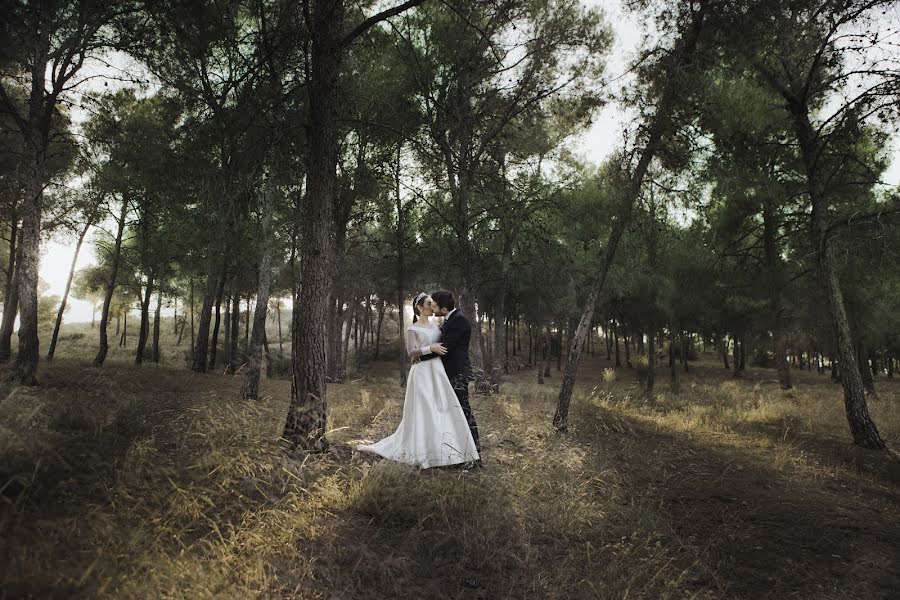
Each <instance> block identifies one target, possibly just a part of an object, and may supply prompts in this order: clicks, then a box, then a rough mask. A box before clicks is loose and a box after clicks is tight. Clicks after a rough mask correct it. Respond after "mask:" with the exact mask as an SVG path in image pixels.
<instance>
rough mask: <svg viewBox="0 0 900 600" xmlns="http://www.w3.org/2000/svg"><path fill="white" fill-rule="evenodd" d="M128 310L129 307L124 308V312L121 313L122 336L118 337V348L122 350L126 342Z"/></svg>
mask: <svg viewBox="0 0 900 600" xmlns="http://www.w3.org/2000/svg"><path fill="white" fill-rule="evenodd" d="M128 309H129V307H125V310H124V312H123V313H122V335H121V336H120V337H119V346H121V347H122V348H124V347H125V344H126V343H127V342H128Z"/></svg>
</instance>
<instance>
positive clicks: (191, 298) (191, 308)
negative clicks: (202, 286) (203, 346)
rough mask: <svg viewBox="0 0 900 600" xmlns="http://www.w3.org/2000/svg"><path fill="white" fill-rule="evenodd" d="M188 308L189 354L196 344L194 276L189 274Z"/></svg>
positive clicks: (192, 351)
mask: <svg viewBox="0 0 900 600" xmlns="http://www.w3.org/2000/svg"><path fill="white" fill-rule="evenodd" d="M189 301H190V304H191V307H190V310H191V354H192V355H193V354H194V346H195V344H196V338H197V335H196V333H195V331H194V277H193V276H191V291H190V300H189Z"/></svg>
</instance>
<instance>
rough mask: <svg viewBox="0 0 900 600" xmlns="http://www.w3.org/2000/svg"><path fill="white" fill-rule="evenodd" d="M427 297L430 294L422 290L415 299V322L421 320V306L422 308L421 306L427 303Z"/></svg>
mask: <svg viewBox="0 0 900 600" xmlns="http://www.w3.org/2000/svg"><path fill="white" fill-rule="evenodd" d="M427 297H428V294H426V293H425V292H422V293H421V294H419V295H418V296H416V299H415V300H413V323H417V322H418V321H419V308H421V306H422V305H423V304H425V298H427Z"/></svg>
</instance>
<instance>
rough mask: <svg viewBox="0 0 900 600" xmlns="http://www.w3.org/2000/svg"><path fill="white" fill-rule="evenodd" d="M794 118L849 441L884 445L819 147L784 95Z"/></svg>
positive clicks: (802, 114)
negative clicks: (856, 340) (833, 235)
mask: <svg viewBox="0 0 900 600" xmlns="http://www.w3.org/2000/svg"><path fill="white" fill-rule="evenodd" d="M785 100H786V101H787V102H788V106H789V109H790V111H791V114H792V116H793V118H794V126H795V130H796V133H797V141H798V142H799V144H800V153H801V155H802V158H803V164H804V167H805V170H806V180H807V188H808V189H807V191H808V194H809V198H810V201H811V203H812V211H811V228H810V229H811V232H812V247H813V249H814V252H815V257H816V265H817V267H818V272H819V278H818V279H819V282H820V284H821V285H822V287H823V288H824V292H825V296H826V299H827V301H828V308H829V310H830V312H831V319H832V323H833V326H834V330H835V334H836V335H835V337H836V341H837V349H838V355H839V357H840V362H841V383H842V385H843V388H844V407H845V410H846V413H847V422H848V424H849V425H850V433H851V435H852V436H853V442H854V443H855V444H856V445H858V446H861V447H863V448H871V449H885V448H886V447H887V446H886V444H885V443H884V440H883V439H881V435H880V434H879V433H878V428H877V427H875V422H874V421H873V420H872V418H871V417H870V416H869V409H868V406H867V405H866V392H865V387H864V385H863V380H862V375H861V374H860V372H859V365H858V363H857V360H856V353H855V351H854V348H853V342H852V337H851V335H850V324H849V322H848V320H847V312H846V309H845V306H844V295H843V292H842V291H841V286H840V282H839V281H838V277H837V274H836V273H835V269H834V259H833V257H832V251H831V245H830V244H829V240H828V201H827V198H826V195H825V189H824V186H823V185H822V184H821V183H820V179H819V178H820V174H819V172H818V169H819V164H818V163H819V157H820V154H821V150H822V149H821V148H820V147H819V144H820V141H819V140H818V138H817V135H816V133H815V130H814V128H813V126H812V123H810V121H809V113H808V111H807V107H806V106H805V105H804V104H801V103H800V102H798V101H797V100H796V99H795V98H793V97H785Z"/></svg>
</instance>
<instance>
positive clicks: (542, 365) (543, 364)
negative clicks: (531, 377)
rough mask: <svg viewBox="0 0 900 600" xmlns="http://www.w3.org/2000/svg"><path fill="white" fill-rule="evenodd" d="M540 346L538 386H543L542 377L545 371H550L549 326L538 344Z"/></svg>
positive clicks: (545, 374) (544, 375)
mask: <svg viewBox="0 0 900 600" xmlns="http://www.w3.org/2000/svg"><path fill="white" fill-rule="evenodd" d="M538 344H539V345H540V351H541V360H540V362H539V363H538V370H537V372H538V384H539V385H544V377H546V376H547V371H548V370H549V369H550V365H549V363H548V360H547V359H548V356H547V354H548V350H549V346H550V326H549V325H548V326H547V329H546V330H545V331H544V335H543V337H542V338H541V339H540V341H539V342H538ZM535 362H537V361H535Z"/></svg>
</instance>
